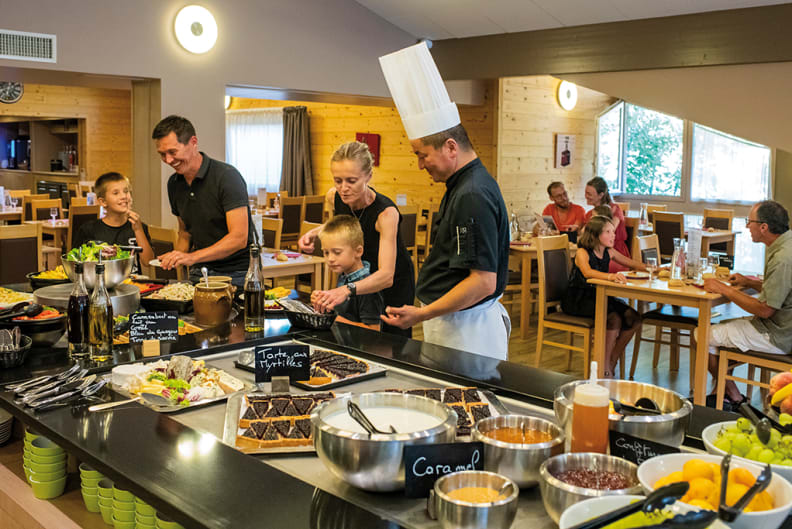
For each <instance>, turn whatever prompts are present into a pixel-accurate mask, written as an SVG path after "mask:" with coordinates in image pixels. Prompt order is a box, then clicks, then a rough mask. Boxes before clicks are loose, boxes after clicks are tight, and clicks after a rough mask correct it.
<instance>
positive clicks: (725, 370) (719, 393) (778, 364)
mask: <svg viewBox="0 0 792 529" xmlns="http://www.w3.org/2000/svg"><path fill="white" fill-rule="evenodd" d="M742 364H748V378H741V377H736V376H734V374H733V373H732V372H733V370H734V368H735V367H737V366H739V365H742ZM790 367H792V362H790V357H789V356H788V355H779V354H770V353H762V352H759V351H744V352H743V351H740V350H739V349H732V348H728V347H720V348H718V381H717V384H716V385H715V399H716V405H715V407H716V408H717V409H719V410H722V409H723V396H724V394H725V393H726V381H727V380H733V381H734V382H743V383H745V384H747V385H748V391H747V392H746V396H747V397H748V400H751V395H752V393H753V391H752V390H753V387H754V386H758V387H759V388H761V390H762V402H764V401H765V393H766V392H767V391H768V390H769V389H770V373H771V372H774V371H777V372H781V371H788V370H789V369H790ZM756 368H759V369H761V377H760V379H759V380H758V381H757V380H755V379H754V375H755V370H756Z"/></svg>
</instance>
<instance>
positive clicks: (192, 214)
mask: <svg viewBox="0 0 792 529" xmlns="http://www.w3.org/2000/svg"><path fill="white" fill-rule="evenodd" d="M151 137H152V139H154V141H155V144H156V149H157V152H158V153H159V155H160V157H161V158H162V161H163V163H166V164H168V165H170V166H171V167H172V168H173V169H174V171H176V172H175V173H173V175H171V177H170V178H169V179H168V199H169V200H170V205H171V211H172V212H173V214H174V215H176V216H177V217H178V219H179V239H178V241H177V243H176V245H175V247H174V249H173V251H172V252H168V253H166V254H164V255H161V256H159V259H160V261H161V262H162V267H163V268H165V269H166V270H169V269H171V268H174V267H177V266H182V265H185V266H189V267H191V268H190V277H191V278H193V279H197V278H198V277H200V275H201V273H200V269H201V267H203V266H205V267H206V268H208V269H209V274H210V275H227V276H231V278H232V283H233V284H234V285H236V286H238V287H243V286H244V282H245V274H246V272H247V269H248V261H249V257H248V247H249V246H250V245H251V244H252V243H253V234H254V229H253V220H252V218H251V216H250V209H249V207H248V194H247V185H246V184H245V180H244V179H243V178H242V175H240V174H239V171H237V170H236V169H235V168H234V167H233V166H231V165H228V164H226V163H223V162H220V161H218V160H214V159H212V158H209V157H208V156H207V155H206V154H204V153H202V152H200V151H199V150H198V138H197V137H196V135H195V128H194V127H193V125H192V123H190V122H189V121H188V120H187V119H185V118H183V117H180V116H168V117H166V118H165V119H163V120H162V121H160V122H159V123H158V124H157V126H156V127H154V132H153V133H152V135H151Z"/></svg>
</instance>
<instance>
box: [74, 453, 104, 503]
mask: <svg viewBox="0 0 792 529" xmlns="http://www.w3.org/2000/svg"><path fill="white" fill-rule="evenodd" d="M102 479H104V476H103V475H102V474H100V473H99V471H97V470H94V469H93V468H91V467H89V466H88V465H87V464H86V463H80V481H81V487H82V497H83V501H84V502H85V508H86V509H88V511H89V512H99V482H100V481H102Z"/></svg>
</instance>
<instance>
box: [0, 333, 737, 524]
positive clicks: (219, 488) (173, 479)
mask: <svg viewBox="0 0 792 529" xmlns="http://www.w3.org/2000/svg"><path fill="white" fill-rule="evenodd" d="M276 322H280V323H276ZM268 324H270V327H269V331H268V332H267V333H265V334H269V336H268V337H261V338H256V339H255V340H253V341H251V340H238V339H234V340H229V339H226V340H225V343H223V344H221V345H211V344H208V343H207V344H204V343H201V345H198V344H196V343H193V344H192V345H193V347H194V348H193V349H190V348H189V346H187V345H186V344H177V345H176V346H174V347H172V348H171V352H172V353H174V352H177V350H178V352H180V353H181V354H187V355H189V356H192V357H194V358H202V359H204V360H206V361H207V363H210V364H212V365H214V366H216V367H219V368H222V369H224V370H226V371H228V372H229V373H230V374H232V375H234V376H236V377H237V378H239V379H241V380H243V381H246V382H249V383H252V382H253V374H252V373H249V372H247V371H242V370H240V369H237V368H236V367H235V366H234V361H235V360H237V358H238V357H239V353H240V352H241V351H242V350H245V349H250V348H251V347H252V346H254V345H256V344H263V343H274V342H278V341H283V340H284V339H287V340H288V339H296V340H299V341H301V342H304V343H309V344H312V345H316V346H320V347H324V348H327V349H331V350H336V351H341V352H344V353H346V354H349V355H351V356H353V357H356V358H360V359H364V360H365V361H367V362H369V363H371V364H373V365H380V366H383V367H384V368H386V369H387V373H386V375H385V376H384V377H381V378H374V379H370V380H366V381H363V382H357V383H355V384H351V385H348V386H345V387H343V388H339V389H336V390H334V391H336V392H337V393H346V392H356V393H358V392H368V391H376V390H380V389H390V388H400V389H408V388H426V387H447V386H476V387H478V388H480V389H485V390H489V391H491V392H492V393H494V394H495V395H496V396H497V398H498V399H499V400H500V401H501V403H502V404H503V405H504V406H505V407H506V408H507V409H508V410H509V411H512V412H516V413H523V414H531V415H537V416H540V417H547V418H552V416H553V411H552V401H553V391H554V390H555V388H556V387H557V386H559V385H561V384H564V383H567V382H569V381H572V380H574V379H573V377H570V376H567V375H564V374H561V373H555V372H551V371H546V370H541V369H535V368H532V367H528V366H522V365H518V364H513V363H509V362H501V361H497V360H493V359H490V358H486V357H482V356H479V355H473V354H469V353H465V352H462V351H456V350H452V349H447V348H444V347H439V346H434V345H431V344H426V343H422V342H418V341H414V340H408V339H404V338H401V337H396V336H390V335H385V334H382V333H377V332H374V331H369V330H366V329H361V328H358V327H351V326H346V325H335V326H334V327H333V328H332V330H331V331H327V332H314V331H302V332H294V333H290V334H287V335H282V334H283V333H282V331H283V330H286V329H288V326H286V327H283V326H282V325H283V321H282V320H268ZM278 331H281V332H278ZM279 334H281V335H279ZM196 345H198V347H195V346H196ZM60 361H61V364H60V365H61V366H62V365H63V363H62V358H61V360H60ZM45 367H46V366H42V365H38V366H37V368H36V369H31V368H29V366H28V368H27V371H26V373H25V374H28V375H29V374H38V373H40V372H41V370H42V369H44V368H45ZM0 373H2V372H0ZM21 374H23V373H21V372H20V373H17V375H21ZM0 376H2V375H0ZM3 378H4V379H5V382H9V381H10V380H12V379H13V377H12V376H3ZM18 378H19V377H18ZM291 392H292V393H301V392H302V390H299V389H297V388H292V389H291ZM110 397H111V398H112V399H114V400H119V399H121V398H122V397H121V396H120V395H118V394H113V395H111V396H110ZM0 406H2V407H3V408H5V409H7V410H9V411H10V412H11V413H13V414H14V415H15V416H16V417H17V418H19V419H20V420H21V421H22V422H23V423H25V424H26V425H28V426H30V427H32V428H33V429H35V430H36V431H38V432H39V433H41V434H43V435H46V436H48V437H50V438H51V439H52V440H53V441H55V442H56V443H58V444H60V445H61V446H62V447H63V448H64V449H65V450H67V451H68V452H70V453H72V454H74V455H76V456H77V458H79V459H80V460H81V461H86V462H87V463H88V464H90V465H92V466H94V467H95V468H97V469H98V470H100V471H101V472H103V473H104V474H106V475H107V476H108V477H109V478H111V479H113V480H115V481H116V482H117V483H118V484H119V485H120V486H121V487H122V488H127V489H129V490H130V491H132V492H133V493H134V494H135V495H137V496H139V497H141V498H142V499H143V500H144V501H146V502H148V503H150V504H151V505H153V506H154V507H156V508H157V509H159V510H161V511H162V512H164V513H165V514H167V515H170V516H172V517H173V518H174V519H176V520H177V521H179V522H182V523H183V524H184V525H185V527H198V528H227V527H234V528H235V529H236V528H245V527H262V526H267V527H293V528H295V529H297V528H319V527H321V528H325V527H346V528H355V527H361V528H364V527H365V528H376V527H389V528H396V527H404V528H421V529H423V528H429V527H437V526H438V524H437V522H435V521H432V520H431V519H430V518H429V517H428V516H427V514H426V510H425V507H426V500H425V499H407V498H406V497H405V496H404V495H403V493H401V492H399V493H371V492H365V491H362V490H359V489H356V488H354V487H352V486H350V485H348V484H347V483H345V482H343V481H341V480H340V479H338V478H336V477H334V476H333V475H332V474H330V472H329V471H328V470H327V469H326V467H325V466H324V464H323V463H322V462H321V461H320V460H319V459H318V457H317V456H316V455H315V454H306V455H257V456H254V455H246V454H244V453H242V452H239V451H237V450H236V449H235V448H232V447H230V446H227V445H225V444H224V443H223V442H222V438H223V428H224V423H225V414H226V405H225V404H224V403H217V404H214V405H211V406H207V407H203V408H195V409H189V408H185V410H184V411H179V412H177V413H172V414H165V413H157V412H155V411H153V410H151V409H149V408H145V407H143V406H140V405H137V404H129V405H125V406H122V407H119V408H116V409H114V410H111V411H106V412H103V413H88V412H87V410H85V409H83V408H80V409H78V408H64V409H58V410H54V411H50V412H46V413H39V414H35V413H32V412H30V411H29V409H25V408H22V407H20V406H19V405H17V404H16V403H15V402H14V401H13V399H12V395H11V394H10V393H8V392H4V393H0ZM694 408H695V409H694V412H693V417H692V420H691V427H690V430H689V433H690V435H691V436H692V437H690V438H688V440H687V442H688V443H692V444H694V445H695V436H696V435H697V434H700V431H701V429H702V428H703V427H704V426H706V425H708V424H711V423H712V422H717V421H720V420H728V419H729V418H733V417H734V416H733V415H732V414H728V413H725V412H717V411H716V410H709V409H706V408H699V407H694ZM514 527H532V528H534V527H535V528H545V527H546V528H548V529H549V528H552V527H555V524H554V522H553V521H552V520H551V519H550V518H549V517H548V516H547V515H546V514H545V510H544V508H543V507H542V502H541V498H540V495H539V490H538V488H534V489H529V490H524V491H522V492H521V495H520V499H519V510H518V514H517V518H516V523H515V524H514Z"/></svg>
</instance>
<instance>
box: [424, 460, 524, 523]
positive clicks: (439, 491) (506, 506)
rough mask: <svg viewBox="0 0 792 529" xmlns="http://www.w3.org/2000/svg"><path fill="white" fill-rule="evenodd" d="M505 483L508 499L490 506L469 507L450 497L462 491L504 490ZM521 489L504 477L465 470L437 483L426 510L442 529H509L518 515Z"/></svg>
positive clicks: (449, 475)
mask: <svg viewBox="0 0 792 529" xmlns="http://www.w3.org/2000/svg"><path fill="white" fill-rule="evenodd" d="M506 483H511V485H512V486H511V488H507V489H506V496H505V497H504V498H503V499H498V500H496V501H493V502H489V503H470V502H467V501H461V500H455V499H452V498H451V497H450V496H448V493H449V492H451V491H454V490H456V489H461V488H463V487H484V488H489V489H495V490H501V487H503V486H505V485H506ZM519 495H520V489H519V488H518V487H517V485H516V484H515V483H514V482H513V481H512V480H510V479H509V478H507V477H505V476H501V475H499V474H495V473H493V472H483V471H481V470H466V471H463V472H454V473H453V474H447V475H445V476H443V477H441V478H440V479H438V480H437V481H435V484H434V489H433V490H432V494H430V495H429V501H428V503H427V506H428V507H429V515H430V516H431V517H432V518H436V519H437V521H438V522H440V527H442V528H443V529H485V528H486V529H508V528H509V527H511V525H512V522H513V521H514V517H515V515H516V514H517V498H518V497H519Z"/></svg>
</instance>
